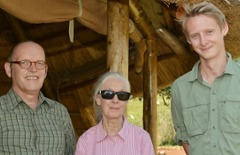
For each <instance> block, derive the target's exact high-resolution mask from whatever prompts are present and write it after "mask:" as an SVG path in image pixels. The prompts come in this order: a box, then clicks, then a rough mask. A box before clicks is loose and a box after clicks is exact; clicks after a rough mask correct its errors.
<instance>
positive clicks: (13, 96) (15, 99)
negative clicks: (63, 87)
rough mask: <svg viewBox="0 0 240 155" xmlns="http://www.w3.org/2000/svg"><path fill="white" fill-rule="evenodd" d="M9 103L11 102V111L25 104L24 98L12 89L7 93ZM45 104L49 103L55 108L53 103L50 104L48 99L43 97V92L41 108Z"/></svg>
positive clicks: (40, 96)
mask: <svg viewBox="0 0 240 155" xmlns="http://www.w3.org/2000/svg"><path fill="white" fill-rule="evenodd" d="M7 101H9V110H13V109H14V108H15V107H16V106H18V105H19V104H20V103H24V101H23V100H22V98H21V97H20V96H19V95H18V94H17V93H16V92H15V91H14V90H13V88H11V89H10V90H9V91H8V93H7ZM43 103H47V104H48V105H50V106H53V103H52V102H49V101H48V99H47V98H46V97H45V96H44V95H43V93H42V92H40V93H39V106H40V105H42V104H43Z"/></svg>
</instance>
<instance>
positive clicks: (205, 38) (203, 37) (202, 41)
mask: <svg viewBox="0 0 240 155" xmlns="http://www.w3.org/2000/svg"><path fill="white" fill-rule="evenodd" d="M207 43H208V41H207V37H206V36H204V35H200V44H201V46H206V45H207Z"/></svg>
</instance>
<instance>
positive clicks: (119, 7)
mask: <svg viewBox="0 0 240 155" xmlns="http://www.w3.org/2000/svg"><path fill="white" fill-rule="evenodd" d="M128 3H129V1H128V0H108V1H107V7H108V10H107V13H108V36H107V56H108V57H107V67H108V69H109V70H110V71H115V72H119V73H121V74H123V75H125V76H126V77H128V43H129V32H128V26H129V25H128V24H129V12H128V7H129V4H128Z"/></svg>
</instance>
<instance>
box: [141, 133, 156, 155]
mask: <svg viewBox="0 0 240 155" xmlns="http://www.w3.org/2000/svg"><path fill="white" fill-rule="evenodd" d="M141 149H142V151H141V155H155V151H154V148H153V144H152V140H151V138H150V135H149V134H148V133H147V132H145V133H144V134H143V139H142V146H141Z"/></svg>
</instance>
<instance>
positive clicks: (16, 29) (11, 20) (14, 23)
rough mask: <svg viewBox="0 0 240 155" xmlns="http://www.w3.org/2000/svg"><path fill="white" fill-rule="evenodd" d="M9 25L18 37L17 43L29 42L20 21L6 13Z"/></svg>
mask: <svg viewBox="0 0 240 155" xmlns="http://www.w3.org/2000/svg"><path fill="white" fill-rule="evenodd" d="M4 15H5V17H6V19H7V21H8V23H9V25H10V26H11V28H12V29H13V32H14V33H15V35H16V38H17V42H23V41H26V40H28V37H27V35H26V34H25V32H24V30H23V28H22V27H21V25H20V24H19V21H18V19H16V18H15V17H13V16H12V15H10V14H8V13H5V14H4Z"/></svg>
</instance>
